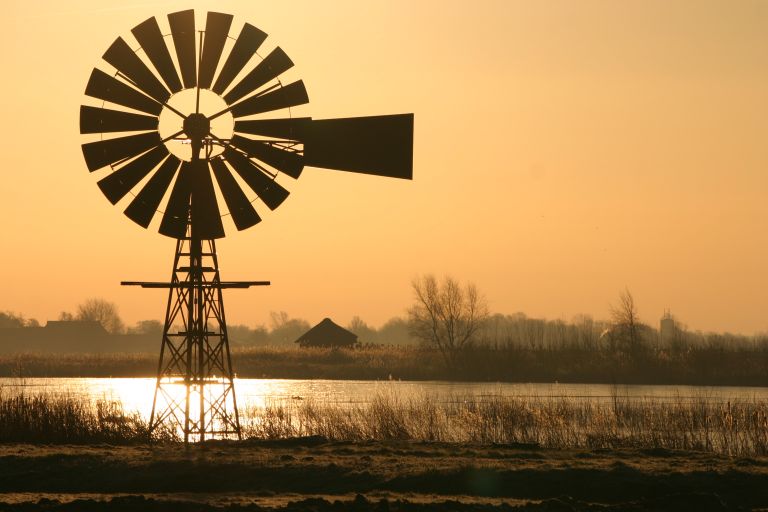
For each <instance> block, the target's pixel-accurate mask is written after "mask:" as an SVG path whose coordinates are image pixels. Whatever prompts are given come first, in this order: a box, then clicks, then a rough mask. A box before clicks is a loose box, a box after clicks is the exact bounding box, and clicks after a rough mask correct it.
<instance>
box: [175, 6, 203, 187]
mask: <svg viewBox="0 0 768 512" xmlns="http://www.w3.org/2000/svg"><path fill="white" fill-rule="evenodd" d="M168 23H169V24H170V25H171V36H172V37H173V45H174V46H175V47H176V58H177V59H178V61H179V67H180V68H181V79H182V81H183V82H184V88H186V89H189V88H191V87H195V86H196V85H197V55H196V52H195V11H193V10H192V9H189V10H187V11H179V12H174V13H172V14H169V15H168ZM183 171H184V170H183V169H182V174H183Z"/></svg>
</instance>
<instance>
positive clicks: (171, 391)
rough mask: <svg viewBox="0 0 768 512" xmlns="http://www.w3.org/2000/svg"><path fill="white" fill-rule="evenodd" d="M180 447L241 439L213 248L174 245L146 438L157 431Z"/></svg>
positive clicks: (201, 243)
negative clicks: (170, 434)
mask: <svg viewBox="0 0 768 512" xmlns="http://www.w3.org/2000/svg"><path fill="white" fill-rule="evenodd" d="M166 427H168V428H170V429H171V430H173V431H175V432H176V433H177V434H179V435H183V438H184V442H185V443H187V442H196V441H203V440H205V439H207V438H237V439H240V438H241V435H242V434H241V429H240V419H239V415H238V412H237V402H236V400H235V383H234V373H233V371H232V358H231V356H230V351H229V338H228V336H227V325H226V318H225V316H224V302H223V297H222V285H221V278H220V276H219V264H218V258H217V256H216V243H215V242H214V241H213V240H200V239H195V238H185V239H182V240H178V241H177V243H176V254H175V256H174V262H173V273H172V275H171V283H170V288H169V293H168V305H167V307H166V314H165V323H164V326H163V341H162V345H161V347H160V360H159V362H158V367H157V381H156V385H155V396H154V400H153V403H152V413H151V415H150V421H149V429H150V436H152V434H153V433H154V432H155V431H156V430H157V429H158V428H166Z"/></svg>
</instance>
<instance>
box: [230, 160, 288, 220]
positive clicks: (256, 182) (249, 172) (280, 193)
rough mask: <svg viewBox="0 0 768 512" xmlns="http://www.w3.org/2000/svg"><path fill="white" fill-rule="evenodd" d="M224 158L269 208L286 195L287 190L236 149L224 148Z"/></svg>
mask: <svg viewBox="0 0 768 512" xmlns="http://www.w3.org/2000/svg"><path fill="white" fill-rule="evenodd" d="M224 158H225V159H226V160H227V162H229V164H230V165H231V166H232V167H233V168H234V169H235V171H237V173H238V174H239V175H240V177H241V178H243V180H244V181H245V182H246V183H247V184H248V186H249V187H251V188H252V189H253V191H254V192H256V195H258V196H259V199H261V200H262V201H264V204H266V205H267V206H268V207H269V209H270V210H274V209H275V208H277V207H278V206H280V204H281V203H282V202H283V201H285V199H286V198H287V197H288V191H287V190H285V189H284V188H283V187H281V186H280V185H279V184H278V183H277V182H275V180H273V179H272V178H270V177H269V176H267V175H266V174H264V172H263V171H262V170H261V169H259V168H258V167H256V165H254V164H253V162H251V161H250V160H248V158H246V157H245V155H243V154H242V153H239V152H238V151H236V150H234V149H232V148H227V149H225V150H224Z"/></svg>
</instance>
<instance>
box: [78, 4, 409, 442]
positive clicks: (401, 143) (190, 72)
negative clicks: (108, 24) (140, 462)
mask: <svg viewBox="0 0 768 512" xmlns="http://www.w3.org/2000/svg"><path fill="white" fill-rule="evenodd" d="M196 21H197V20H196V17H195V12H194V11H192V10H187V11H181V12H176V13H172V14H169V15H168V17H167V25H165V20H163V19H162V18H161V19H160V20H159V21H158V19H156V18H154V17H152V18H149V19H147V20H146V21H144V22H143V23H141V24H139V25H137V26H136V27H134V28H133V29H132V30H131V32H132V37H133V39H135V42H136V44H135V45H132V44H129V42H127V41H126V40H125V39H123V38H122V37H118V38H117V39H116V40H115V41H114V43H112V45H111V46H110V47H109V49H108V50H107V51H106V53H104V55H103V60H104V63H103V66H102V67H104V68H106V69H107V71H103V70H101V69H99V68H95V69H94V70H93V72H92V73H91V76H90V79H89V81H88V85H87V86H86V91H85V94H86V95H87V96H88V97H89V98H90V99H89V100H88V103H90V104H85V105H82V106H81V107H80V133H82V134H84V135H85V136H87V137H89V138H91V139H92V140H90V141H88V142H86V143H84V144H83V146H82V148H83V155H84V156H85V161H86V164H87V166H88V169H89V171H91V172H93V173H95V174H97V175H98V182H97V183H98V186H99V188H100V189H101V191H102V192H103V193H104V195H106V196H107V198H108V199H109V201H110V202H111V203H112V204H122V205H124V206H125V210H124V211H125V214H126V215H127V216H128V217H129V218H130V219H132V220H133V221H135V222H136V223H137V224H139V225H140V226H142V227H144V228H148V227H149V226H150V224H151V223H152V222H153V219H159V226H158V230H159V232H160V233H161V234H163V235H166V236H169V237H171V238H174V239H176V251H175V256H174V263H173V271H172V274H171V279H170V281H168V282H132V281H131V282H123V284H125V285H140V286H142V287H144V288H166V289H168V291H169V293H168V304H167V308H166V315H165V323H164V328H163V339H162V344H161V349H160V361H159V364H158V370H157V384H156V388H155V397H154V401H153V406H152V414H151V418H150V430H151V431H155V430H157V429H158V428H160V427H161V426H164V425H168V426H170V427H171V428H175V429H176V430H177V431H178V432H179V433H181V434H183V438H184V440H185V442H188V441H201V440H204V439H206V438H211V437H220V438H232V437H237V438H240V437H241V429H240V422H239V417H238V412H237V402H236V399H235V387H234V372H233V370H232V362H231V357H230V351H229V339H228V336H227V325H226V318H225V315H224V303H223V300H222V290H223V289H226V288H248V287H250V286H255V285H268V284H269V282H267V281H222V280H221V277H220V275H219V264H218V259H217V255H216V243H215V241H216V240H217V239H219V238H223V237H224V234H225V229H224V223H227V224H230V225H231V227H234V228H236V229H237V230H243V229H246V228H249V227H251V226H253V225H255V224H257V223H259V222H260V221H261V216H260V214H259V213H258V212H257V207H258V208H259V209H262V207H263V206H266V208H268V209H269V210H274V209H276V208H277V207H278V206H280V204H282V203H283V201H285V199H286V198H287V197H288V190H287V188H286V187H287V186H289V184H290V183H291V181H292V180H296V179H298V178H299V176H300V175H301V173H302V170H303V168H304V167H305V166H311V167H320V168H325V169H335V170H341V171H348V172H353V173H362V174H373V175H378V176H385V177H393V178H402V179H411V178H412V174H413V164H412V160H413V156H412V155H413V114H398V115H386V116H373V117H357V118H344V119H324V120H315V119H312V118H311V117H294V116H293V115H292V114H293V110H294V109H297V108H299V107H300V106H302V105H305V104H307V103H308V102H309V99H308V96H307V91H306V89H305V87H304V83H303V82H302V81H301V80H294V81H291V82H290V83H287V84H284V83H283V79H284V77H285V76H286V75H288V74H289V73H290V71H291V69H292V68H293V62H292V61H291V60H290V59H289V58H288V56H287V55H286V53H285V52H284V51H283V50H282V49H280V48H279V47H275V48H273V49H271V50H270V51H269V53H267V55H266V56H265V57H263V58H262V57H261V56H260V55H259V54H258V53H257V52H258V50H259V49H260V48H262V46H263V43H264V42H265V40H266V38H267V35H266V34H265V33H264V32H262V31H261V30H259V29H258V28H256V27H254V26H252V25H250V24H248V23H244V24H242V25H241V28H240V30H239V32H237V31H236V30H235V31H234V32H233V33H237V36H230V32H231V31H232V30H233V28H235V29H236V28H237V27H235V26H234V24H233V17H232V16H231V15H228V14H222V13H217V12H209V13H207V15H206V17H205V24H204V29H202V30H196ZM161 22H162V23H163V25H164V26H161ZM166 27H167V29H166ZM169 42H170V43H172V44H171V45H169V44H168V43H169ZM137 45H138V46H137ZM169 46H171V47H172V48H173V49H174V50H175V52H174V54H173V55H172V53H171V52H170V51H169ZM134 47H136V48H137V49H136V50H134V49H133V48H134ZM224 56H226V58H222V57H224ZM174 57H175V58H174ZM169 191H170V192H169ZM222 204H223V205H225V209H224V211H222V209H220V205H222ZM157 213H160V214H159V215H156V214H157Z"/></svg>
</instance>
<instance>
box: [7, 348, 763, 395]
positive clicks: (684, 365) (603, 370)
mask: <svg viewBox="0 0 768 512" xmlns="http://www.w3.org/2000/svg"><path fill="white" fill-rule="evenodd" d="M232 358H233V366H234V368H235V371H236V372H237V374H238V376H240V377H243V378H288V379H355V380H387V379H390V378H393V379H400V380H454V381H455V380H459V381H492V382H556V381H557V382H573V383H609V384H612V383H615V384H688V385H732V386H766V385H768V349H764V348H754V349H746V348H739V349H733V350H726V349H724V348H722V347H689V348H687V349H686V350H679V351H663V350H646V351H644V352H641V353H637V354H633V355H628V354H625V353H622V352H615V351H609V350H595V349H585V348H574V347H568V346H563V347H560V348H557V349H524V348H519V347H518V348H505V349H499V350H495V349H491V348H485V347H480V348H473V349H471V350H467V351H465V352H464V353H463V354H462V355H461V357H459V358H458V360H459V365H458V367H457V368H454V369H451V370H449V369H447V368H446V367H445V365H444V364H443V359H442V357H441V356H440V354H439V352H437V351H435V350H432V349H428V348H420V347H415V346H411V347H402V346H391V345H378V346H365V347H362V348H358V349H354V350H339V349H322V348H316V349H302V348H297V347H254V348H235V349H233V354H232ZM156 369H157V354H101V355H93V354H63V355H61V354H57V355H53V354H18V355H5V356H0V377H18V376H21V377H152V376H154V375H155V372H156Z"/></svg>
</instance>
